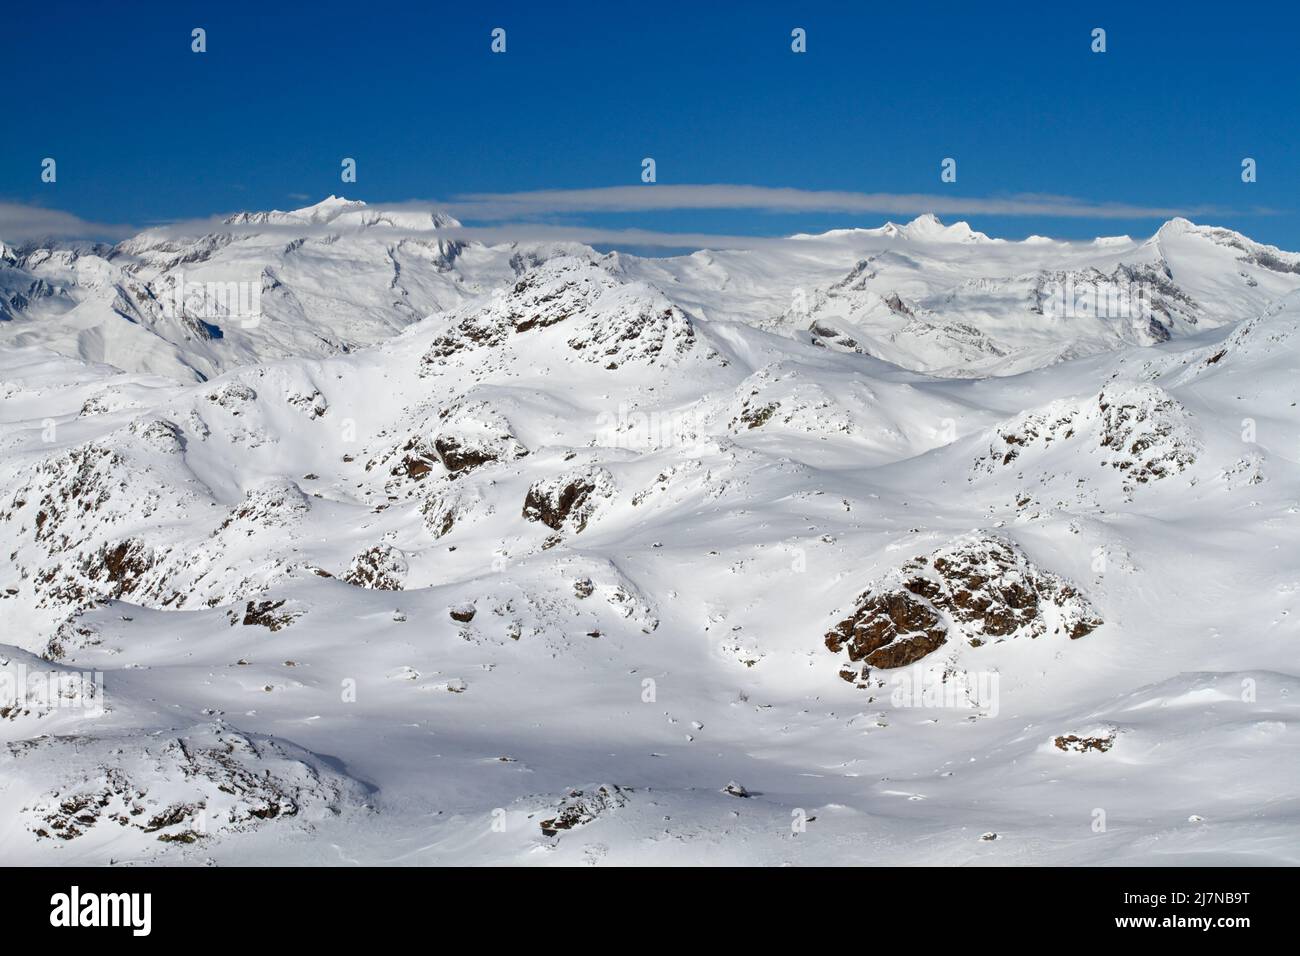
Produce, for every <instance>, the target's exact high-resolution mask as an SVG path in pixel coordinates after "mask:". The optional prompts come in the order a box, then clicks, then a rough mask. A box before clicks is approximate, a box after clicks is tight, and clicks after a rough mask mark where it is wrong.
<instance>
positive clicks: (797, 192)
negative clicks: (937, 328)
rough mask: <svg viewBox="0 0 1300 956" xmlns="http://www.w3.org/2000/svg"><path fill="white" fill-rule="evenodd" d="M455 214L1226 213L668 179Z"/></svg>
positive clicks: (532, 197) (557, 193)
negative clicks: (671, 181) (707, 211)
mask: <svg viewBox="0 0 1300 956" xmlns="http://www.w3.org/2000/svg"><path fill="white" fill-rule="evenodd" d="M443 208H446V209H447V210H448V211H449V212H450V213H451V214H452V215H454V216H456V217H458V218H460V219H477V220H496V219H518V218H527V217H529V216H540V215H549V214H558V213H602V212H604V213H624V212H655V211H666V210H684V209H750V210H760V211H766V212H785V213H848V214H864V213H867V214H871V213H874V214H883V215H897V216H909V217H910V216H916V215H920V214H921V213H926V212H933V213H936V214H938V215H940V216H945V215H947V216H953V215H957V216H979V215H983V216H1044V217H1068V218H1079V219H1171V218H1173V217H1175V216H1186V217H1193V216H1205V215H1224V214H1226V213H1227V210H1224V209H1220V208H1218V207H1214V206H1205V205H1201V206H1142V205H1133V204H1130V203H1113V202H1106V203H1098V202H1090V201H1088V200H1084V199H1076V198H1073V197H1070V196H1052V195H1043V194H1021V195H1014V196H1006V197H994V198H979V197H968V196H952V195H946V194H939V193H936V194H931V193H860V192H844V191H834V190H811V189H787V188H773V187H769V186H733V185H726V184H714V185H667V184H658V183H652V184H643V185H640V186H607V187H601V188H596V189H543V190H537V191H532V192H514V193H467V194H462V195H459V196H456V197H455V198H454V199H453V200H452V201H450V202H448V203H445V204H443Z"/></svg>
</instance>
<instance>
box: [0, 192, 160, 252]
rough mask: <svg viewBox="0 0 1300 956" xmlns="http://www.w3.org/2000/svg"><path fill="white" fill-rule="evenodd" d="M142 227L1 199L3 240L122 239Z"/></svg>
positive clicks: (0, 220) (1, 238)
mask: <svg viewBox="0 0 1300 956" xmlns="http://www.w3.org/2000/svg"><path fill="white" fill-rule="evenodd" d="M137 231H138V230H137V229H136V228H135V227H133V226H128V225H124V224H113V223H103V222H91V221H89V220H86V219H82V218H81V217H80V216H76V215H74V214H72V213H70V212H63V211H61V210H58V209H47V208H45V207H44V206H29V205H25V204H23V203H13V202H0V241H4V242H8V243H22V242H28V241H32V240H41V239H121V238H124V237H126V236H130V235H133V234H134V233H135V232H137Z"/></svg>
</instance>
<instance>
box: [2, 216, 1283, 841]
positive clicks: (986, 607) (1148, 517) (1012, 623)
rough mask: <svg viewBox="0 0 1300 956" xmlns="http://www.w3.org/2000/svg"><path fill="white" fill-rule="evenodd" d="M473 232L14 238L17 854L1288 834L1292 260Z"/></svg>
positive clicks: (249, 226)
mask: <svg viewBox="0 0 1300 956" xmlns="http://www.w3.org/2000/svg"><path fill="white" fill-rule="evenodd" d="M453 225H454V224H453V223H452V222H451V221H450V220H448V219H446V218H444V217H440V216H437V215H432V214H428V213H411V212H396V211H384V210H379V209H372V208H371V207H367V206H364V205H362V204H359V203H350V202H347V201H345V200H338V199H333V198H331V199H329V200H326V201H325V202H324V203H321V204H319V205H318V206H314V207H309V208H308V209H304V210H298V211H296V212H290V213H257V214H245V215H241V216H238V217H233V218H232V219H230V220H228V221H227V222H226V223H224V224H222V228H221V229H217V230H214V231H213V232H211V233H210V234H208V235H205V236H202V237H199V238H187V239H183V240H182V239H177V238H175V237H173V236H171V235H170V234H169V233H168V234H162V233H158V234H148V233H146V234H143V235H141V236H138V237H136V238H134V239H132V240H129V241H127V242H124V243H121V244H119V245H117V246H114V247H112V248H106V247H102V246H99V247H84V248H74V247H61V248H19V247H15V246H5V247H4V250H3V264H2V267H0V289H3V293H4V306H3V308H4V310H5V311H4V313H3V318H4V321H3V322H0V341H2V342H3V347H2V348H0V448H2V449H3V452H4V453H3V456H2V457H0V544H3V547H4V553H5V554H6V555H8V561H7V562H6V563H5V564H4V565H3V566H0V624H2V625H3V627H4V633H5V634H7V635H9V638H8V639H6V641H5V646H3V647H0V686H14V685H16V684H19V683H22V682H23V681H25V680H27V679H28V678H30V677H31V676H32V675H39V676H41V678H42V681H43V683H42V684H41V686H43V687H45V688H46V689H47V690H46V692H45V693H44V694H41V693H35V692H33V693H27V694H25V695H20V697H21V699H18V700H15V701H14V702H12V703H9V704H5V703H4V702H3V701H0V735H3V739H4V742H5V743H6V744H7V747H6V749H5V750H4V752H3V753H0V763H2V764H3V771H2V772H0V845H2V846H3V847H4V849H5V854H6V857H8V858H10V859H12V860H14V861H23V862H28V861H30V862H63V861H66V862H72V861H77V862H104V861H107V860H109V859H113V860H118V861H121V860H144V859H155V858H162V859H170V860H175V861H177V862H196V863H197V862H203V861H205V860H209V859H210V860H215V861H217V862H266V861H268V860H276V861H294V862H316V863H355V862H361V863H404V864H427V863H523V864H527V863H600V862H603V861H608V862H615V863H622V862H650V863H680V862H706V861H707V862H719V863H723V862H745V863H754V862H757V863H783V862H793V863H847V862H864V863H866V862H870V863H909V862H929V863H967V862H987V863H1000V862H1030V861H1033V862H1076V863H1107V862H1129V863H1138V862H1140V863H1152V862H1169V863H1174V862H1190V861H1203V862H1230V861H1231V862H1238V861H1245V862H1274V863H1277V862H1287V863H1295V862H1296V850H1295V848H1296V845H1297V843H1296V835H1297V826H1298V820H1297V815H1296V813H1297V808H1296V804H1295V798H1294V796H1293V795H1292V790H1293V789H1294V786H1293V784H1294V778H1295V768H1296V766H1297V759H1298V758H1300V743H1297V741H1298V740H1300V737H1298V736H1297V735H1298V734H1300V671H1298V670H1297V666H1296V646H1297V645H1296V641H1297V638H1298V637H1300V630H1298V629H1297V626H1296V616H1297V613H1298V611H1300V606H1298V603H1297V602H1298V601H1300V576H1298V572H1297V570H1296V569H1297V567H1300V536H1298V535H1297V531H1298V530H1300V455H1298V454H1297V448H1300V409H1298V408H1297V403H1298V402H1300V377H1297V375H1296V371H1297V347H1298V346H1300V291H1298V290H1300V257H1297V256H1296V255H1294V254H1291V253H1285V252H1281V251H1279V250H1276V249H1273V248H1271V247H1267V246H1262V245H1259V244H1256V243H1253V242H1251V241H1250V240H1248V239H1246V238H1244V237H1242V236H1240V235H1238V234H1236V233H1233V232H1229V231H1227V230H1222V229H1213V228H1207V227H1201V226H1193V225H1192V224H1190V223H1187V222H1185V221H1182V220H1174V221H1173V222H1170V223H1168V224H1166V225H1165V226H1164V227H1162V228H1161V229H1160V230H1159V231H1158V232H1157V233H1156V235H1154V236H1153V237H1151V238H1150V239H1147V240H1131V239H1128V238H1127V237H1124V238H1119V239H1103V240H1098V241H1096V242H1093V243H1065V242H1055V241H1051V240H1041V239H1035V240H1030V241H1026V242H1018V243H1012V242H1004V241H1002V240H997V239H990V238H988V237H986V236H984V235H982V234H980V233H977V232H974V231H972V230H970V228H969V227H967V226H966V225H965V224H957V225H955V226H944V225H942V224H941V223H939V222H938V220H936V219H934V218H933V217H922V218H920V219H918V220H916V221H914V222H912V223H910V224H908V225H906V226H895V225H892V224H890V225H886V226H884V227H882V228H880V229H871V230H847V231H842V232H838V233H833V234H827V235H823V236H816V237H813V236H804V237H795V238H794V239H791V240H789V241H788V242H783V243H774V244H772V245H771V246H770V247H760V248H757V249H752V250H744V251H741V250H733V251H714V252H699V253H695V254H693V255H690V256H683V257H675V258H667V259H647V258H638V257H634V256H629V255H625V254H621V253H613V254H607V255H602V254H598V253H596V252H594V251H593V250H590V249H587V248H585V247H581V246H572V245H570V246H555V245H536V244H534V245H507V246H484V245H480V244H477V243H474V242H470V241H466V240H462V239H453V238H448V237H440V236H439V235H438V233H439V231H440V230H449V229H451V228H452V227H453ZM399 235H400V237H401V238H398V237H399ZM0 239H3V237H0ZM244 274H247V275H248V276H251V277H255V278H253V279H250V280H249V281H256V282H259V283H260V285H258V286H257V288H258V289H259V295H260V311H259V312H258V314H257V315H256V316H240V315H238V314H236V315H234V316H232V317H230V318H231V319H232V320H231V321H222V318H221V317H220V316H213V315H212V314H211V310H210V309H209V306H210V304H211V303H210V301H208V300H207V299H204V300H202V301H201V302H200V305H201V306H202V308H201V309H199V310H188V311H200V312H202V313H203V314H202V316H194V315H190V314H188V311H187V309H186V305H188V304H191V302H190V300H185V299H182V300H180V301H179V302H178V300H176V299H173V300H172V303H171V306H172V307H175V306H179V307H178V308H172V307H169V308H167V309H164V307H163V305H162V304H160V303H165V302H166V296H167V295H168V294H169V290H171V289H174V288H176V287H177V286H178V284H179V283H189V282H198V283H206V282H213V283H227V282H240V281H243V280H241V279H239V278H238V276H240V275H244ZM178 275H183V279H180V280H178V279H177V276H178ZM1112 288H1119V289H1121V291H1128V292H1132V293H1133V295H1132V297H1131V298H1130V299H1123V298H1120V299H1115V298H1110V299H1107V298H1106V295H1108V294H1109V291H1110V290H1111V289H1112ZM1097 290H1103V292H1104V293H1105V294H1103V295H1102V296H1101V297H1100V298H1097V297H1095V293H1096V292H1097ZM1135 290H1136V291H1135ZM1081 294H1082V295H1081ZM1089 296H1094V297H1093V298H1091V299H1089V298H1088V297H1089ZM1099 302H1100V304H1099ZM169 312H170V314H169ZM250 317H251V318H256V321H253V322H248V321H243V320H244V319H247V318H250ZM6 682H7V683H6ZM56 684H57V688H58V690H57V691H56V692H49V690H48V688H50V687H53V686H55V685H56Z"/></svg>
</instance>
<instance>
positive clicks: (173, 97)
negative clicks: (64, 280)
mask: <svg viewBox="0 0 1300 956" xmlns="http://www.w3.org/2000/svg"><path fill="white" fill-rule="evenodd" d="M708 6H709V7H710V8H709V9H702V8H703V7H705V5H703V4H698V3H695V4H690V3H682V4H676V3H669V2H661V0H656V2H653V3H648V4H576V3H572V4H570V3H545V4H540V3H529V4H523V3H515V4H486V3H477V2H475V3H459V4H446V3H421V4H414V3H413V4H393V3H384V2H377V0H375V2H364V3H363V2H349V3H334V2H314V3H311V4H271V3H260V4H251V3H239V2H229V0H222V2H211V3H185V2H173V3H166V4H164V3H152V2H133V3H131V4H129V5H125V6H123V5H109V4H93V5H92V4H87V3H60V2H43V3H40V4H28V3H20V4H13V5H11V6H10V7H9V8H8V9H7V10H6V13H5V14H4V20H5V23H4V29H3V31H2V34H0V57H2V58H3V62H4V63H5V66H6V75H7V76H8V77H9V86H10V91H11V101H10V108H9V115H8V121H7V123H6V131H5V135H4V136H3V138H2V140H0V200H3V201H6V202H9V203H20V204H34V205H39V206H43V207H48V208H50V209H56V210H63V211H66V212H69V213H72V214H75V215H76V216H78V217H81V218H83V219H86V220H90V221H93V222H100V223H127V224H131V225H135V226H144V225H149V224H152V223H156V222H160V221H172V220H177V219H184V218H189V217H197V216H206V215H211V214H214V213H226V212H230V211H235V210H239V209H265V208H292V207H294V206H298V205H303V204H305V203H306V202H308V201H315V200H317V199H320V198H322V197H323V196H325V195H327V194H330V193H340V194H345V195H347V196H349V197H350V198H360V199H365V200H367V201H371V202H396V201H404V200H438V201H447V200H452V199H454V197H458V196H464V195H468V194H475V193H519V192H528V191H533V190H551V189H565V190H589V189H596V188H601V187H611V186H641V183H640V173H641V160H642V158H643V157H646V156H651V157H654V159H655V161H656V164H657V178H658V183H657V184H655V185H653V186H644V187H643V188H645V189H656V188H659V187H661V186H664V185H686V184H732V185H754V186H763V187H782V188H793V189H799V190H833V191H840V192H847V193H866V194H872V195H898V194H902V195H912V194H921V195H922V196H923V197H924V196H931V195H934V196H940V197H943V198H945V199H948V200H954V201H956V200H961V201H966V200H981V201H984V202H986V203H990V202H992V203H993V205H986V206H985V207H982V208H984V209H990V210H992V211H977V212H975V213H972V214H960V213H957V214H953V213H944V214H943V218H944V219H945V221H953V220H955V219H959V218H964V219H966V220H967V221H969V222H970V223H971V224H972V225H973V226H975V227H976V228H978V229H982V230H983V231H985V232H988V233H990V234H992V235H1000V236H1007V237H1012V238H1015V237H1022V236H1025V235H1028V234H1031V233H1040V234H1047V235H1053V236H1063V237H1091V236H1095V235H1099V234H1104V235H1110V234H1116V233H1122V232H1128V233H1131V234H1134V235H1141V234H1146V233H1149V232H1151V231H1153V230H1154V229H1155V228H1156V226H1158V225H1159V223H1160V222H1161V221H1163V219H1164V218H1167V216H1165V215H1163V212H1164V211H1167V210H1189V211H1196V212H1195V214H1193V215H1192V216H1191V218H1193V219H1195V220H1197V221H1201V222H1211V223H1215V224H1221V225H1228V226H1231V227H1233V228H1236V229H1239V230H1241V231H1243V232H1245V233H1247V234H1248V235H1251V236H1253V237H1255V238H1257V239H1260V240H1262V241H1266V242H1272V243H1275V244H1278V245H1281V246H1283V247H1285V248H1290V249H1300V189H1297V187H1296V177H1297V175H1298V174H1300V143H1297V130H1298V124H1297V122H1296V118H1297V116H1296V103H1297V101H1298V100H1300V73H1298V72H1297V70H1296V69H1295V35H1296V27H1297V26H1300V14H1297V13H1296V12H1294V8H1293V7H1287V6H1283V5H1280V4H1279V5H1278V6H1277V7H1275V8H1269V7H1268V6H1267V5H1261V4H1251V5H1249V6H1242V5H1224V4H1216V5H1213V6H1212V5H1210V4H1198V3H1180V4H1169V5H1161V4H1132V3H1090V4H1060V3H1052V4H1047V3H1040V4H1028V3H1026V4H1014V3H1008V4H996V5H993V4H958V3H916V2H908V3H899V4H888V5H884V4H882V5H874V4H866V3H861V2H857V3H842V4H840V3H821V4H806V3H804V4H795V3H787V4H778V3H745V4H738V3H726V4H714V5H708ZM994 10H996V11H997V12H993V11H994ZM1288 11H1289V12H1288ZM194 27H203V28H205V29H206V30H207V42H208V51H207V52H206V53H204V54H195V53H192V52H191V51H190V31H191V29H192V28H194ZM494 27H503V28H505V29H506V31H507V52H506V53H505V54H504V55H494V54H492V53H491V52H490V49H489V45H490V42H491V37H490V33H491V30H492V29H493V28H494ZM794 27H803V28H804V29H806V30H807V36H808V41H807V42H808V52H807V53H806V54H795V53H792V52H791V49H790V31H791V29H793V28H794ZM1094 27H1103V28H1105V29H1106V31H1107V46H1108V50H1107V52H1106V53H1104V54H1094V53H1092V52H1091V50H1090V43H1091V37H1090V33H1091V30H1092V29H1093V28H1094ZM47 156H49V157H54V158H55V159H56V160H57V161H58V181H57V182H56V183H54V184H45V183H42V182H41V181H40V164H41V160H42V159H43V158H44V157H47ZM345 156H346V157H354V158H355V159H356V160H357V167H358V181H357V183H355V184H344V183H341V182H340V179H339V164H340V160H341V159H342V158H343V157H345ZM1247 156H1249V157H1252V158H1254V159H1255V160H1256V161H1257V163H1258V181H1257V182H1255V183H1252V184H1245V183H1243V182H1242V181H1241V161H1242V158H1243V157H1247ZM945 157H953V158H955V159H956V160H957V182H955V183H942V182H940V177H939V173H940V162H941V160H942V159H943V158H945ZM1034 194H1041V195H1050V196H1059V197H1070V198H1071V199H1072V200H1079V201H1083V202H1084V203H1086V204H1111V203H1115V204H1126V205H1129V206H1132V207H1137V209H1136V211H1135V212H1134V213H1132V214H1128V213H1125V214H1122V215H1107V216H1104V217H1103V216H1093V215H1090V214H1085V215H1058V214H1055V213H1054V212H1053V211H1052V210H1051V209H1050V208H1049V209H1047V210H1046V211H1038V212H1035V213H1034V214H1032V215H1008V214H1006V213H1005V211H998V210H1000V209H1001V206H999V205H998V204H997V203H999V202H1002V201H1004V200H1007V199H1009V198H1012V197H1018V196H1024V195H1034ZM304 197H305V198H304ZM994 201H996V202H994ZM586 205H587V206H588V208H585V209H583V210H571V209H565V208H539V210H538V211H536V212H535V214H534V215H535V217H536V218H543V219H544V220H545V221H548V222H558V223H564V224H570V225H593V226H595V225H599V226H614V227H624V226H635V227H638V228H643V229H650V230H661V231H671V232H695V233H701V232H703V233H721V234H744V235H751V234H754V235H779V234H784V233H789V232H794V231H810V230H821V229H826V228H832V227H838V226H849V225H868V226H870V225H878V224H879V223H881V222H883V221H884V220H885V219H894V220H900V219H906V218H910V216H911V214H915V213H919V212H921V211H923V210H922V209H921V208H915V209H914V210H908V211H904V208H905V207H907V206H908V201H902V202H901V203H899V204H898V205H899V206H900V208H899V209H896V210H881V211H873V210H870V209H861V208H852V209H824V210H808V209H799V210H796V211H789V210H787V211H782V212H773V211H770V210H767V209H755V208H733V207H731V206H728V205H726V204H725V203H724V204H723V207H722V208H713V209H692V208H673V209H664V210H633V211H627V212H609V211H602V210H601V208H600V204H599V202H596V203H594V204H592V203H588V204H586ZM593 205H594V208H592V207H593ZM958 205H960V203H958ZM1011 205H1012V206H1014V203H1012V204H1011ZM1048 205H1049V206H1050V205H1051V204H1048ZM471 221H472V220H471Z"/></svg>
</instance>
